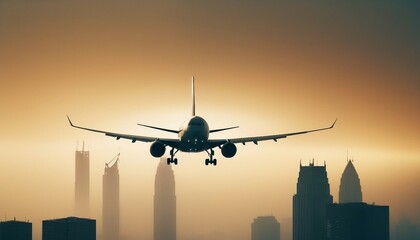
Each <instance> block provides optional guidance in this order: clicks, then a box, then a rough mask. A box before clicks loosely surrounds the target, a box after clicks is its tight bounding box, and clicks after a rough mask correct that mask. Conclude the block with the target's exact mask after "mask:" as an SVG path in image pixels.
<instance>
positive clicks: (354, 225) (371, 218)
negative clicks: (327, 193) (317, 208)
mask: <svg viewBox="0 0 420 240" xmlns="http://www.w3.org/2000/svg"><path fill="white" fill-rule="evenodd" d="M327 226H328V228H327V240H389V207H388V206H375V205H369V204H366V203H340V204H330V205H328V206H327Z"/></svg>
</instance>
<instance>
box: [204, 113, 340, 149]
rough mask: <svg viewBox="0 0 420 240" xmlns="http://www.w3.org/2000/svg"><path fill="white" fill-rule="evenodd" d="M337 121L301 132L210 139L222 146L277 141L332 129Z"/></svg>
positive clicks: (211, 143)
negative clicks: (328, 125) (323, 126)
mask: <svg viewBox="0 0 420 240" xmlns="http://www.w3.org/2000/svg"><path fill="white" fill-rule="evenodd" d="M336 122H337V119H336V120H335V121H334V123H333V124H332V125H331V126H330V127H326V128H319V129H313V130H307V131H301V132H292V133H283V134H275V135H265V136H255V137H243V138H231V139H226V140H217V139H215V140H209V145H212V146H220V145H222V144H224V143H227V142H231V143H242V144H244V145H245V143H247V142H253V143H254V144H258V142H260V141H267V140H273V141H275V142H277V139H280V138H286V137H288V136H293V135H300V134H305V133H310V132H317V131H323V130H328V129H331V128H333V127H334V125H335V123H336Z"/></svg>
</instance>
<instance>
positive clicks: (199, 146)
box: [67, 77, 337, 166]
mask: <svg viewBox="0 0 420 240" xmlns="http://www.w3.org/2000/svg"><path fill="white" fill-rule="evenodd" d="M67 120H68V121H69V123H70V126H72V127H74V128H79V129H83V130H87V131H92V132H98V133H103V134H105V135H106V136H109V137H115V138H116V139H117V140H119V139H120V138H124V139H129V140H131V142H132V143H135V142H136V141H140V142H151V143H152V144H151V146H150V154H151V155H152V156H153V157H156V158H160V157H162V156H163V155H164V154H165V152H166V147H170V148H171V150H170V152H169V153H170V157H169V158H167V164H168V165H170V164H171V163H174V164H175V165H177V164H178V159H177V158H175V154H177V153H178V152H179V151H181V152H188V153H199V152H203V151H205V152H207V154H208V156H209V158H207V159H206V160H205V164H206V165H209V164H212V165H214V166H216V165H217V159H215V158H214V150H213V148H216V147H218V148H220V149H221V152H222V155H223V156H224V157H225V158H232V157H233V156H235V154H236V152H237V148H236V145H235V144H238V143H242V144H243V145H245V143H248V142H253V143H254V144H256V145H257V144H258V142H260V141H266V140H274V141H275V142H277V140H278V139H280V138H286V137H288V136H293V135H300V134H305V133H310V132H317V131H323V130H328V129H332V128H333V127H334V125H335V123H336V122H337V119H336V120H335V121H334V123H333V124H332V125H331V126H330V127H326V128H319V129H313V130H307V131H301V132H292V133H283V134H275V135H265V136H254V137H242V138H229V139H209V135H210V134H211V133H215V132H221V131H225V130H230V129H234V128H238V127H239V126H235V127H227V128H220V129H210V128H209V125H208V124H207V122H206V120H204V118H202V117H199V116H197V115H196V114H195V86H194V77H192V113H191V117H189V118H188V119H187V120H186V121H185V122H184V123H183V124H182V125H181V127H180V128H179V130H173V129H166V128H161V127H155V126H150V125H145V124H137V125H139V126H142V127H147V128H152V129H155V130H160V131H165V132H170V133H174V134H178V138H159V137H148V136H138V135H130V134H122V133H115V132H108V131H102V130H97V129H92V128H86V127H82V126H77V125H75V124H73V122H72V121H71V120H70V117H69V116H67Z"/></svg>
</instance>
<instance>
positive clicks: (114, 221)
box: [102, 158, 120, 240]
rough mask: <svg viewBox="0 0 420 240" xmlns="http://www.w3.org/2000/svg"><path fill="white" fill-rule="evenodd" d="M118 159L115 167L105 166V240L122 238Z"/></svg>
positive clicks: (103, 223) (103, 228) (103, 215)
mask: <svg viewBox="0 0 420 240" xmlns="http://www.w3.org/2000/svg"><path fill="white" fill-rule="evenodd" d="M118 160H119V159H118V158H117V159H116V160H115V162H114V165H112V166H109V164H106V165H105V173H104V176H103V198H102V200H103V201H102V204H103V205H102V221H103V222H102V232H103V234H102V235H103V240H118V239H119V238H120V175H119V172H118Z"/></svg>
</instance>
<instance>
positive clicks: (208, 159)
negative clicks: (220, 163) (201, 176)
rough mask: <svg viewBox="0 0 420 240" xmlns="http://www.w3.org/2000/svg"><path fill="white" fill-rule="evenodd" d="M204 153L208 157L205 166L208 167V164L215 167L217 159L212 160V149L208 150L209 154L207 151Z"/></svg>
mask: <svg viewBox="0 0 420 240" xmlns="http://www.w3.org/2000/svg"><path fill="white" fill-rule="evenodd" d="M206 152H207V154H208V155H209V158H207V159H206V160H205V162H204V163H205V164H206V166H207V165H209V164H213V165H214V166H216V165H217V159H215V158H214V159H213V156H214V151H213V149H210V152H209V151H208V150H206Z"/></svg>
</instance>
